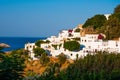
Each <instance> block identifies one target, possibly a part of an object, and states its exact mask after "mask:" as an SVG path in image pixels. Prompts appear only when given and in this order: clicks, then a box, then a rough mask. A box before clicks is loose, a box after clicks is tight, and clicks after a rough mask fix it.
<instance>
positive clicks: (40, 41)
mask: <svg viewBox="0 0 120 80" xmlns="http://www.w3.org/2000/svg"><path fill="white" fill-rule="evenodd" d="M41 43H44V41H43V40H38V41H36V42H35V45H36V46H38V47H40V46H41Z"/></svg>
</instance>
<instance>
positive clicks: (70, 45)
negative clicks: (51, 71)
mask: <svg viewBox="0 0 120 80" xmlns="http://www.w3.org/2000/svg"><path fill="white" fill-rule="evenodd" d="M63 46H64V48H65V49H68V50H69V51H76V50H79V49H80V44H79V42H77V41H67V42H64V45H63Z"/></svg>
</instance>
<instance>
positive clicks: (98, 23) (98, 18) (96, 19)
mask: <svg viewBox="0 0 120 80" xmlns="http://www.w3.org/2000/svg"><path fill="white" fill-rule="evenodd" d="M105 21H106V17H105V16H104V15H100V14H97V15H95V16H93V17H92V18H89V19H88V20H87V21H86V22H85V23H84V25H83V28H86V27H89V26H93V27H94V29H96V28H100V27H102V26H103V25H104V23H105Z"/></svg>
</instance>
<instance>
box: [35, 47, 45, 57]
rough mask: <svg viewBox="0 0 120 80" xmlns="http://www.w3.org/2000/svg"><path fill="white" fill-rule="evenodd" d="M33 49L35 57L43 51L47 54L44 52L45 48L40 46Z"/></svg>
mask: <svg viewBox="0 0 120 80" xmlns="http://www.w3.org/2000/svg"><path fill="white" fill-rule="evenodd" d="M33 51H34V53H35V57H38V58H39V57H41V55H42V54H43V53H45V54H47V53H46V52H45V50H44V49H43V48H40V47H37V48H34V49H33Z"/></svg>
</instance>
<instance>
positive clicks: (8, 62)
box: [0, 53, 25, 80]
mask: <svg viewBox="0 0 120 80" xmlns="http://www.w3.org/2000/svg"><path fill="white" fill-rule="evenodd" d="M24 67H25V65H24V58H22V57H21V55H19V54H17V53H11V54H9V55H6V54H1V53H0V80H18V79H19V80H21V79H22V78H23V70H24Z"/></svg>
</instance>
